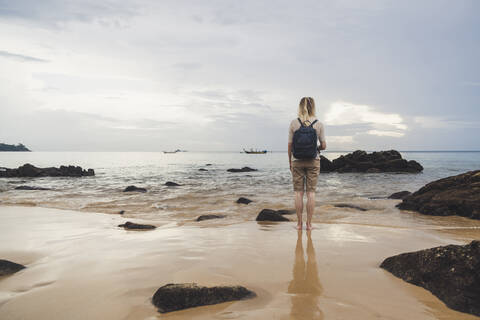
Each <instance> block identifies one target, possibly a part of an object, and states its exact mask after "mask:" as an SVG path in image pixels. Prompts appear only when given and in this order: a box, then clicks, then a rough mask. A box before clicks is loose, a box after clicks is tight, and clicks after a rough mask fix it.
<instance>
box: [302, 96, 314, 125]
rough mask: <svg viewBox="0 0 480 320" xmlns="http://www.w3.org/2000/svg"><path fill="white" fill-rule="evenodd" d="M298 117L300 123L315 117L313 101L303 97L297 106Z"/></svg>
mask: <svg viewBox="0 0 480 320" xmlns="http://www.w3.org/2000/svg"><path fill="white" fill-rule="evenodd" d="M298 117H299V118H300V120H301V121H302V122H306V121H309V118H311V117H315V100H313V98H312V97H303V98H302V99H300V104H299V105H298Z"/></svg>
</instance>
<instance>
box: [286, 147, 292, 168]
mask: <svg viewBox="0 0 480 320" xmlns="http://www.w3.org/2000/svg"><path fill="white" fill-rule="evenodd" d="M287 153H288V163H289V165H290V171H291V170H292V143H291V142H289V143H288V152H287Z"/></svg>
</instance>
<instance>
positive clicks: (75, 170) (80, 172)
mask: <svg viewBox="0 0 480 320" xmlns="http://www.w3.org/2000/svg"><path fill="white" fill-rule="evenodd" d="M94 175H95V171H94V170H93V169H88V170H84V169H82V167H76V166H60V168H55V167H50V168H37V167H35V166H33V165H31V164H29V163H27V164H24V165H23V166H21V167H18V168H17V169H8V168H0V178H13V177H82V176H94Z"/></svg>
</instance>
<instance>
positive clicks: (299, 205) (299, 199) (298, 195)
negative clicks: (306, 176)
mask: <svg viewBox="0 0 480 320" xmlns="http://www.w3.org/2000/svg"><path fill="white" fill-rule="evenodd" d="M295 210H296V211H297V220H298V223H297V229H298V230H301V229H302V226H303V220H302V213H303V191H295Z"/></svg>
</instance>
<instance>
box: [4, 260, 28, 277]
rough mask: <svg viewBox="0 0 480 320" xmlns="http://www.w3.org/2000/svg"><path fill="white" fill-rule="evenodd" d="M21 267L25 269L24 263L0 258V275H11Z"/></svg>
mask: <svg viewBox="0 0 480 320" xmlns="http://www.w3.org/2000/svg"><path fill="white" fill-rule="evenodd" d="M22 269H25V266H24V265H21V264H18V263H15V262H12V261H8V260H2V259H0V277H3V276H8V275H11V274H13V273H15V272H18V271H20V270H22Z"/></svg>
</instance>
